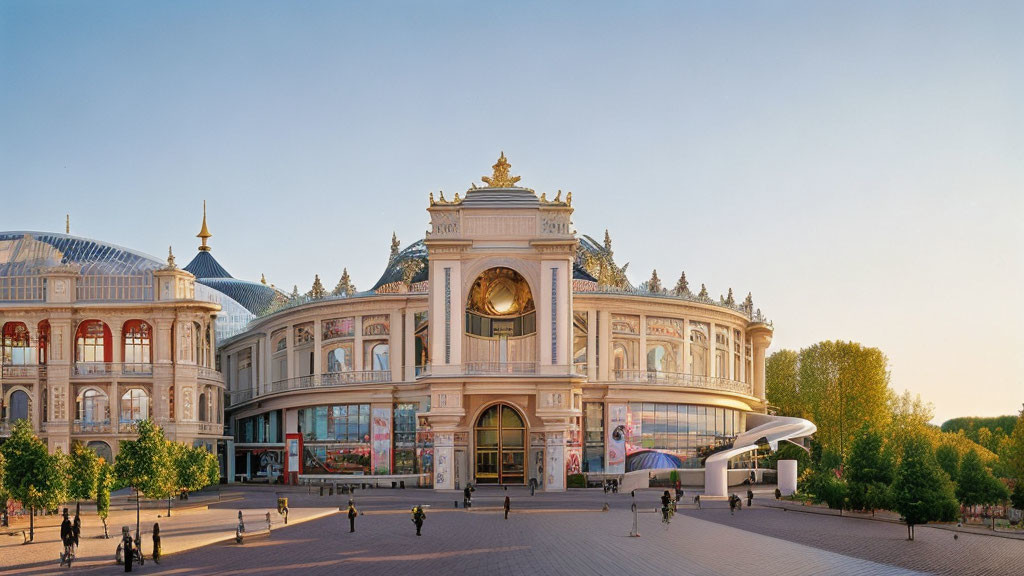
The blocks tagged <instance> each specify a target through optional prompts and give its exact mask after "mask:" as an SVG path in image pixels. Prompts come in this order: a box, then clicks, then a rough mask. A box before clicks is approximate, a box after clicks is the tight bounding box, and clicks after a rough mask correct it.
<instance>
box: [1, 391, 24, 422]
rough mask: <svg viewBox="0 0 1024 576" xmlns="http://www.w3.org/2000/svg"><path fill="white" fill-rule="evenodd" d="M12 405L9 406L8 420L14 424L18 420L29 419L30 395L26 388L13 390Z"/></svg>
mask: <svg viewBox="0 0 1024 576" xmlns="http://www.w3.org/2000/svg"><path fill="white" fill-rule="evenodd" d="M10 403H11V405H10V407H9V408H7V414H6V416H7V420H8V421H9V422H11V423H12V424H13V423H14V422H15V421H16V420H28V406H29V397H28V394H27V393H26V392H25V391H24V390H15V391H14V392H11V397H10Z"/></svg>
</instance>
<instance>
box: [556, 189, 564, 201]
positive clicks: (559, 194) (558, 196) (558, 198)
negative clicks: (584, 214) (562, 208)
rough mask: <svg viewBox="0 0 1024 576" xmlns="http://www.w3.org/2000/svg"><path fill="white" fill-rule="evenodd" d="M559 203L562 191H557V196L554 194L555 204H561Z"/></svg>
mask: <svg viewBox="0 0 1024 576" xmlns="http://www.w3.org/2000/svg"><path fill="white" fill-rule="evenodd" d="M561 201H562V191H561V190H559V191H558V194H555V202H561Z"/></svg>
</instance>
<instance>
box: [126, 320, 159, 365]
mask: <svg viewBox="0 0 1024 576" xmlns="http://www.w3.org/2000/svg"><path fill="white" fill-rule="evenodd" d="M123 333H124V357H123V362H124V363H125V364H150V363H152V362H153V349H152V340H151V338H152V336H151V334H152V328H151V327H150V325H149V324H148V323H146V322H144V321H142V320H129V321H127V322H125V323H124V330H123Z"/></svg>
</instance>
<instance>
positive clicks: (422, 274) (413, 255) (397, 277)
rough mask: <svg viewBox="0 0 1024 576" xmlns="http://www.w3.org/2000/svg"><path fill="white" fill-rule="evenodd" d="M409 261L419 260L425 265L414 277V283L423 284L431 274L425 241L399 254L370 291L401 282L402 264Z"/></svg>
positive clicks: (413, 244) (416, 243) (410, 246)
mask: <svg viewBox="0 0 1024 576" xmlns="http://www.w3.org/2000/svg"><path fill="white" fill-rule="evenodd" d="M408 260H419V261H420V262H422V263H423V267H422V268H420V271H419V272H417V273H416V276H414V277H413V279H412V281H413V283H416V282H422V281H424V280H426V279H427V276H428V274H429V272H430V271H429V267H428V266H427V245H426V244H424V243H423V240H419V241H418V242H414V243H412V244H410V245H409V246H407V247H406V249H405V250H402V251H401V252H399V253H398V257H397V258H395V261H394V262H391V263H389V264H388V267H387V270H384V274H382V275H381V277H380V280H377V283H376V284H374V285H373V288H371V289H370V290H376V289H377V288H380V287H381V286H384V285H386V284H391V283H392V282H400V281H401V280H402V263H403V262H406V261H408Z"/></svg>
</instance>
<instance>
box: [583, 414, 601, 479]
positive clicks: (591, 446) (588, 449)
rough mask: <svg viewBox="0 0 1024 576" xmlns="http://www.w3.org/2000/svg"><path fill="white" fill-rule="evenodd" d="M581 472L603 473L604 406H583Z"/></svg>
mask: <svg viewBox="0 0 1024 576" xmlns="http://www.w3.org/2000/svg"><path fill="white" fill-rule="evenodd" d="M583 471H584V472H592V473H596V474H600V473H603V472H604V404H602V403H600V402H587V403H584V404H583Z"/></svg>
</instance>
